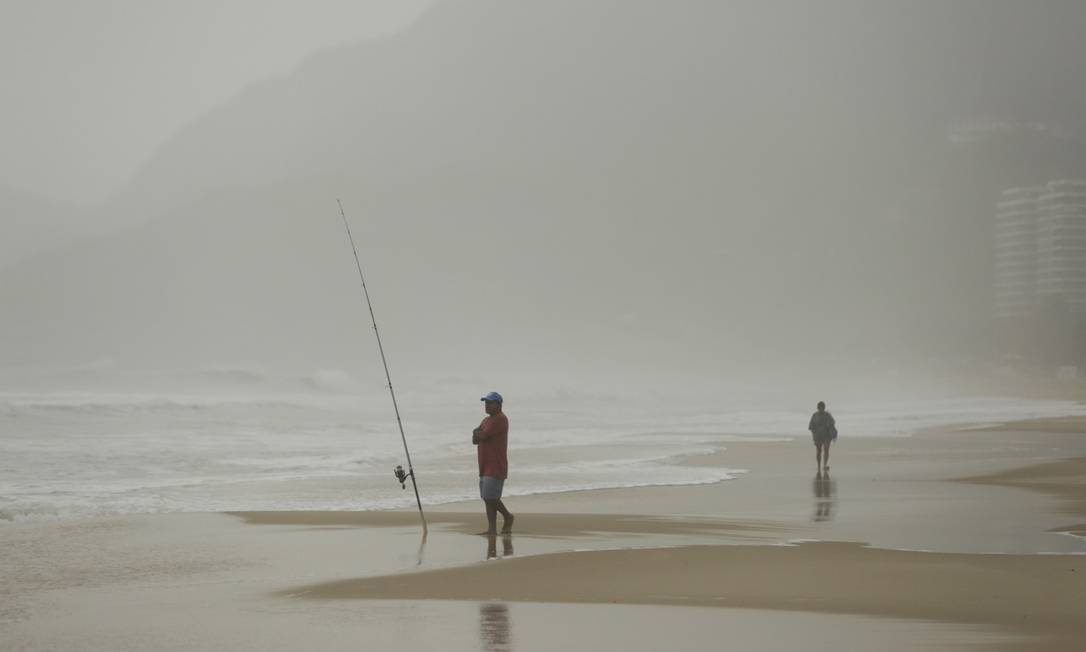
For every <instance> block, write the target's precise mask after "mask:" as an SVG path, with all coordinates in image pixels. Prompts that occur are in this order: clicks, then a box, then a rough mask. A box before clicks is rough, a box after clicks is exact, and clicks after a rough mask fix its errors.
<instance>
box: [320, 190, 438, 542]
mask: <svg viewBox="0 0 1086 652" xmlns="http://www.w3.org/2000/svg"><path fill="white" fill-rule="evenodd" d="M336 203H337V204H339V215H340V217H342V218H343V226H344V228H346V229H347V239H348V240H350V241H351V251H353V252H354V263H355V265H356V266H357V267H358V278H359V279H361V281H362V294H363V295H364V296H365V297H366V307H367V308H369V309H370V321H372V322H373V334H374V335H376V336H377V350H378V351H380V352H381V364H383V365H384V367H385V379H386V380H388V393H389V394H391V395H392V409H393V410H395V411H396V425H397V426H399V427H400V439H402V440H403V452H404V455H406V456H407V470H406V471H404V470H403V466H401V465H399V464H397V465H396V468H395V470H393V472H392V473H393V475H395V476H396V479H397V480H399V481H400V488H401V489H406V488H407V478H411V486H412V487H413V488H414V489H415V502H416V503H418V506H419V518H421V519H422V533H423V536H424V537H425V535H426V514H424V513H423V512H422V499H421V498H419V485H418V484H417V483H416V482H415V468H414V467H413V466H411V451H409V450H407V436H406V435H404V434H403V420H401V419H400V407H399V405H397V404H396V391H395V390H394V389H392V376H391V375H390V374H389V373H388V360H387V359H385V347H384V346H382V345H381V332H380V331H379V330H377V318H376V317H374V316H373V303H372V302H370V291H369V289H367V288H366V277H365V275H364V274H362V263H361V262H359V260H358V249H357V248H356V247H355V246H354V237H353V236H352V235H351V225H350V224H348V223H347V214H346V213H345V212H344V211H343V202H341V201H340V200H338V199H337V200H336ZM425 540H426V539H425V538H423V541H425Z"/></svg>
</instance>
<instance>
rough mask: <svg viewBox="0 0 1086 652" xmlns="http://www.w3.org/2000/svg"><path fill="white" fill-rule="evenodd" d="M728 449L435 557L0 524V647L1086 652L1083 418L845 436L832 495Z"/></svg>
mask: <svg viewBox="0 0 1086 652" xmlns="http://www.w3.org/2000/svg"><path fill="white" fill-rule="evenodd" d="M706 441H707V443H712V442H713V438H712V436H711V435H707V436H706ZM718 443H719V442H718ZM724 447H725V450H722V451H720V452H718V453H716V454H714V455H711V456H702V457H696V458H691V459H689V460H687V461H686V463H688V464H717V463H721V462H722V461H724V460H726V466H728V467H730V468H736V467H738V468H745V469H747V473H745V474H742V475H740V476H739V478H738V479H736V480H732V481H728V482H724V483H720V484H717V485H704V486H685V487H683V486H679V487H645V488H636V489H616V490H605V491H592V492H570V493H565V494H553V495H546V496H524V497H515V496H514V497H510V498H509V500H508V501H507V504H508V505H509V506H510V508H511V509H513V510H514V511H515V512H516V513H517V516H518V518H517V522H516V528H515V531H514V533H513V535H512V536H510V537H497V538H495V539H493V540H490V539H488V538H487V537H480V536H476V535H475V534H474V533H476V532H478V531H479V530H480V529H482V527H481V526H482V523H483V521H482V516H481V510H480V509H479V506H478V505H476V504H474V503H466V504H460V505H447V506H442V507H440V508H433V509H429V510H428V521H429V530H428V535H427V537H426V538H421V537H420V528H419V527H418V514H417V512H414V511H403V512H250V513H239V514H166V515H157V516H138V517H137V516H133V517H111V518H103V519H92V520H88V521H81V522H68V523H29V524H14V525H12V526H5V527H2V528H0V546H3V549H4V550H5V568H6V570H5V573H4V577H3V582H0V636H2V637H3V640H4V641H5V647H10V649H26V650H35V649H90V650H139V649H148V648H154V649H225V648H231V649H253V650H255V649H296V648H298V647H305V646H310V647H312V646H315V647H319V648H323V649H341V648H347V647H357V646H358V644H360V643H362V644H363V645H389V646H393V647H396V646H401V645H404V644H411V645H414V646H418V647H420V648H422V649H438V648H440V649H446V650H467V649H486V650H499V649H501V650H513V649H516V650H532V649H552V648H553V647H554V646H555V645H557V644H558V643H560V642H561V641H566V643H565V644H563V645H566V646H568V645H574V647H576V644H577V642H581V643H585V644H590V646H591V647H593V648H595V649H598V650H622V651H623V652H627V651H629V650H650V649H660V647H661V646H663V645H670V646H671V647H672V648H674V649H691V650H695V649H706V648H713V649H715V648H718V647H720V646H721V645H722V644H723V643H724V642H727V643H729V644H733V645H735V646H737V647H745V648H750V649H779V648H780V647H782V646H784V647H798V646H803V647H812V644H811V641H820V642H823V643H824V644H825V645H823V646H820V645H819V644H814V645H813V648H814V649H830V648H833V649H870V648H872V647H875V646H877V647H879V648H880V649H882V650H884V652H888V651H892V650H907V649H923V650H929V649H931V650H934V649H950V648H955V649H961V648H960V646H961V645H974V646H976V649H1008V650H1011V649H1014V650H1027V649H1041V648H1044V649H1056V650H1078V649H1081V645H1080V641H1081V640H1086V618H1084V617H1083V613H1084V612H1083V610H1082V606H1081V605H1082V600H1083V598H1084V597H1086V554H1084V553H1086V540H1084V539H1083V538H1081V537H1079V536H1073V534H1074V533H1079V534H1081V533H1082V532H1083V530H1086V528H1083V526H1082V525H1080V524H1082V523H1086V483H1084V482H1083V478H1084V477H1086V420H1083V419H1079V420H1052V421H1045V422H1028V423H1024V424H1013V425H1007V426H1002V427H999V428H992V429H985V430H977V429H973V430H960V431H953V432H929V433H918V434H917V435H915V436H913V437H910V438H897V439H863V438H853V439H843V440H842V441H841V442H839V443H838V445H837V447H835V449H834V452H833V455H832V457H831V466H832V473H831V477H830V478H817V477H815V476H814V473H813V471H814V467H813V451H811V450H809V449H810V448H811V446H810V444H809V442H808V441H807V440H806V439H804V438H797V439H796V440H794V441H791V442H734V443H726V444H724ZM510 486H515V484H514V483H512V482H511V483H510ZM713 614H716V615H713ZM558 623H560V624H561V627H555V625H556V624H558ZM790 627H798V628H800V629H798V630H796V631H797V632H799V633H798V634H795V635H792V634H787V633H785V630H787V629H788V628H790ZM669 628H670V629H669ZM559 630H560V631H559ZM789 636H792V638H788V637H789Z"/></svg>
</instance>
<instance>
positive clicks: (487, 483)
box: [479, 475, 505, 500]
mask: <svg viewBox="0 0 1086 652" xmlns="http://www.w3.org/2000/svg"><path fill="white" fill-rule="evenodd" d="M503 486H505V480H502V479H501V478H495V477H494V476H492V475H481V476H479V496H480V497H481V498H482V499H483V500H501V497H502V487H503Z"/></svg>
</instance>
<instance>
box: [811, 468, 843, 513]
mask: <svg viewBox="0 0 1086 652" xmlns="http://www.w3.org/2000/svg"><path fill="white" fill-rule="evenodd" d="M812 490H813V491H814V495H815V511H814V516H812V517H811V520H814V521H829V520H832V519H833V511H834V508H835V507H836V506H837V483H836V482H834V481H833V479H832V478H831V477H830V473H829V471H827V472H825V473H816V474H815V477H814V485H813V487H812Z"/></svg>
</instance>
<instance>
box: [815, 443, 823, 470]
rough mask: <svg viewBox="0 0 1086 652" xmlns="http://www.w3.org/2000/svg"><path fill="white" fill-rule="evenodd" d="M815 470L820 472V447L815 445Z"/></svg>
mask: <svg viewBox="0 0 1086 652" xmlns="http://www.w3.org/2000/svg"><path fill="white" fill-rule="evenodd" d="M815 469H817V470H818V472H819V473H821V472H822V445H821V444H815Z"/></svg>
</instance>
